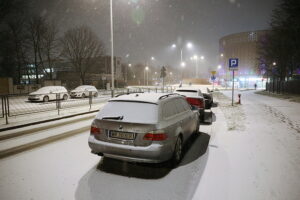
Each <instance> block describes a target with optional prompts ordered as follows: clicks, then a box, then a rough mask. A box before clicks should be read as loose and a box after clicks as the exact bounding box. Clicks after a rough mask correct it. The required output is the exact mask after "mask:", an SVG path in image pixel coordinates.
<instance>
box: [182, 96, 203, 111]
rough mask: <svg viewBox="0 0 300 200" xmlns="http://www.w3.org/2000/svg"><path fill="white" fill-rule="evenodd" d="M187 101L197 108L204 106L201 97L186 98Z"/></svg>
mask: <svg viewBox="0 0 300 200" xmlns="http://www.w3.org/2000/svg"><path fill="white" fill-rule="evenodd" d="M186 100H187V102H189V104H191V105H193V106H196V107H198V108H204V102H203V99H197V98H189V97H187V98H186Z"/></svg>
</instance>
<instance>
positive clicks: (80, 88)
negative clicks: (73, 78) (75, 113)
mask: <svg viewBox="0 0 300 200" xmlns="http://www.w3.org/2000/svg"><path fill="white" fill-rule="evenodd" d="M85 89H89V86H84V85H81V86H78V87H77V88H75V90H85Z"/></svg>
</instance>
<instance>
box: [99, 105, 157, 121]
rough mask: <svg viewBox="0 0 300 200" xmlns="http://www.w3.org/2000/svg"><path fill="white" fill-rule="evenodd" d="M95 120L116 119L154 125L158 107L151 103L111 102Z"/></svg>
mask: <svg viewBox="0 0 300 200" xmlns="http://www.w3.org/2000/svg"><path fill="white" fill-rule="evenodd" d="M96 118H97V119H103V118H106V119H116V120H121V121H122V122H132V123H142V124H156V123H157V122H158V105H156V104H152V103H140V102H128V101H112V102H108V103H107V104H106V105H105V106H104V107H103V108H102V109H101V110H100V112H99V113H98V114H97V117H96Z"/></svg>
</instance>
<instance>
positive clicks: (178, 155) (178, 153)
mask: <svg viewBox="0 0 300 200" xmlns="http://www.w3.org/2000/svg"><path fill="white" fill-rule="evenodd" d="M182 153H183V145H182V138H181V136H178V138H177V140H176V144H175V149H174V153H173V157H172V166H173V167H176V166H177V165H178V164H179V163H180V161H181V159H182Z"/></svg>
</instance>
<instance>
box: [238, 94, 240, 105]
mask: <svg viewBox="0 0 300 200" xmlns="http://www.w3.org/2000/svg"><path fill="white" fill-rule="evenodd" d="M238 97H239V101H238V104H241V94H238Z"/></svg>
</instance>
